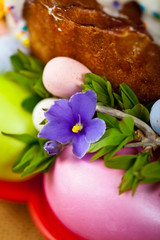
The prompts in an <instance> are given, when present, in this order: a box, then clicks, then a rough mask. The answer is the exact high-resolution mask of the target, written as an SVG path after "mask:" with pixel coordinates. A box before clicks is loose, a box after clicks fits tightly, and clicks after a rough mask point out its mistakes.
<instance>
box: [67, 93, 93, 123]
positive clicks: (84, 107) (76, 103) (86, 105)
mask: <svg viewBox="0 0 160 240" xmlns="http://www.w3.org/2000/svg"><path fill="white" fill-rule="evenodd" d="M96 103H97V97H96V94H95V92H94V91H92V90H89V91H87V92H84V93H76V94H74V95H73V96H72V97H71V98H70V100H69V104H70V106H71V108H72V111H73V115H74V117H75V119H76V121H77V122H78V121H79V116H80V118H81V121H82V123H84V122H86V121H88V120H90V119H91V118H92V117H93V116H94V113H95V109H96Z"/></svg>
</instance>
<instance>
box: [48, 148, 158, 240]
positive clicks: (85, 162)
mask: <svg viewBox="0 0 160 240" xmlns="http://www.w3.org/2000/svg"><path fill="white" fill-rule="evenodd" d="M136 151H137V150H136V149H127V150H122V152H120V154H137V152H136ZM90 157H91V155H90V154H88V155H86V156H85V157H84V158H83V159H78V158H77V157H76V156H74V155H73V153H72V148H71V147H68V148H66V149H65V150H64V151H63V152H62V153H61V154H60V156H59V157H58V158H57V160H56V163H55V166H54V167H53V168H52V169H51V170H50V171H49V172H48V173H46V174H45V176H44V191H45V194H46V198H47V200H48V203H49V205H50V207H51V209H52V211H53V212H54V213H55V214H56V215H57V217H58V218H59V219H60V221H61V222H62V223H63V224H64V225H65V226H66V227H67V228H68V229H70V230H71V231H72V232H73V233H75V234H77V235H79V236H80V237H82V238H83V239H87V240H142V239H145V240H159V239H160V198H159V196H158V194H159V193H160V185H157V184H147V185H140V186H139V187H138V189H137V191H136V193H135V195H134V197H133V196H132V195H131V192H130V191H128V192H126V193H124V194H122V195H119V194H118V186H119V183H120V181H121V178H122V176H123V174H124V172H123V171H122V170H113V169H109V168H106V167H105V166H104V162H103V160H102V159H98V160H96V161H94V162H92V163H89V159H90Z"/></svg>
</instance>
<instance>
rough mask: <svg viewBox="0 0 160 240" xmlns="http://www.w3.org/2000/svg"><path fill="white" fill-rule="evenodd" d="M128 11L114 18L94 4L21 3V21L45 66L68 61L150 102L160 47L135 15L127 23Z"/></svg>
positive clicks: (159, 94)
mask: <svg viewBox="0 0 160 240" xmlns="http://www.w3.org/2000/svg"><path fill="white" fill-rule="evenodd" d="M132 4H133V3H132ZM136 7H137V6H136ZM132 9H133V11H134V9H135V8H134V7H133V8H132ZM133 11H131V12H129V11H127V8H124V12H123V11H122V14H125V15H122V17H120V18H115V17H112V16H109V15H107V14H106V13H104V12H103V10H102V8H101V6H100V5H99V4H98V3H97V2H96V1H94V0H90V1H89V0H88V1H85V0H81V1H80V0H79V1H78V0H69V1H67V0H56V1H53V0H26V2H25V6H24V17H25V19H26V20H27V24H28V28H29V32H30V39H31V48H32V51H33V54H34V55H35V56H36V57H37V58H39V59H40V60H42V61H43V62H45V63H46V62H48V61H49V60H50V59H52V58H54V57H57V56H67V57H71V58H73V59H76V60H78V61H80V62H81V63H83V64H84V65H86V66H87V67H88V68H89V69H90V70H91V71H92V72H94V73H96V74H98V75H100V76H105V77H106V78H107V79H108V80H109V81H111V82H112V85H113V87H114V89H115V90H116V89H118V87H119V85H120V84H121V83H123V82H125V83H126V84H128V85H129V86H130V87H131V88H132V90H133V91H134V92H135V93H136V94H137V96H138V97H139V99H140V100H141V101H142V102H150V101H154V100H157V99H159V98H160V90H159V89H160V46H158V45H157V44H156V43H154V42H153V40H152V38H151V37H150V35H149V34H148V33H147V31H146V29H145V27H144V25H143V24H142V22H141V20H140V12H139V11H136V14H137V15H136V21H133V19H134V17H133V16H134V14H133V13H134V12H133ZM127 13H128V14H127ZM62 71H63V70H62Z"/></svg>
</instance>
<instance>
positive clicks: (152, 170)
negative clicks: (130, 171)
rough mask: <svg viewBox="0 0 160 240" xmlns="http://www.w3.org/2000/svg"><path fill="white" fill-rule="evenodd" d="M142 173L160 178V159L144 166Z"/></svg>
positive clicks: (144, 175)
mask: <svg viewBox="0 0 160 240" xmlns="http://www.w3.org/2000/svg"><path fill="white" fill-rule="evenodd" d="M141 175H142V176H143V177H146V178H160V161H159V160H158V161H156V162H152V163H149V164H147V165H146V166H144V168H143V169H142V170H141Z"/></svg>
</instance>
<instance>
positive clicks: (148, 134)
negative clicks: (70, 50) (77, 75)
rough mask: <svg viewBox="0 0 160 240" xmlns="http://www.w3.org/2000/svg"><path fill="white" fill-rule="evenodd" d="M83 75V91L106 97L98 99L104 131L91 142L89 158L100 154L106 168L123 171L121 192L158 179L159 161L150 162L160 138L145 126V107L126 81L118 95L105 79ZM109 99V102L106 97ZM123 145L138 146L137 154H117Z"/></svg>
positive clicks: (98, 110) (146, 118)
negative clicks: (91, 154) (97, 138)
mask: <svg viewBox="0 0 160 240" xmlns="http://www.w3.org/2000/svg"><path fill="white" fill-rule="evenodd" d="M85 78H86V79H85V80H86V84H85V85H82V87H83V89H84V91H87V90H89V89H92V90H94V91H95V92H96V94H98V96H101V94H102V95H103V96H106V98H100V97H99V98H98V105H97V116H98V117H99V118H101V119H103V120H104V121H105V123H106V126H107V130H106V132H105V134H104V136H103V137H102V138H101V139H100V140H99V141H98V142H96V143H94V144H92V145H91V148H90V149H89V152H91V153H95V154H94V155H93V156H92V158H91V160H90V161H94V160H95V159H97V158H99V157H103V158H104V163H105V165H106V166H107V167H109V168H113V169H122V170H125V173H124V176H123V178H122V180H121V183H120V185H119V193H120V194H121V193H123V192H126V191H128V190H130V189H131V190H132V194H134V193H135V191H136V189H137V187H138V185H139V184H143V183H153V182H159V181H160V160H159V159H158V160H157V161H155V162H152V161H151V159H153V154H154V150H155V149H157V148H158V147H160V137H159V136H157V134H156V133H155V132H154V131H153V130H152V129H151V127H150V126H149V125H148V122H149V110H148V108H147V107H145V106H144V105H142V104H140V102H139V100H138V98H137V96H136V95H135V93H134V92H133V91H132V90H131V89H130V88H129V86H127V85H126V84H125V83H122V84H121V85H120V90H119V94H118V93H115V92H114V91H113V89H112V87H111V84H110V83H109V86H110V87H109V91H108V88H107V83H108V81H107V80H106V79H104V78H101V77H99V76H96V75H95V74H92V73H89V74H86V76H85ZM95 83H96V84H95ZM104 83H106V84H104ZM99 86H101V87H99ZM110 98H113V99H112V101H109V100H108V99H110ZM104 99H105V100H104ZM106 99H107V101H106ZM119 109H121V111H120V110H119ZM137 129H138V130H137ZM124 147H125V148H126V147H139V154H137V155H118V156H116V155H115V154H116V153H117V152H118V151H119V150H120V149H122V148H124Z"/></svg>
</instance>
